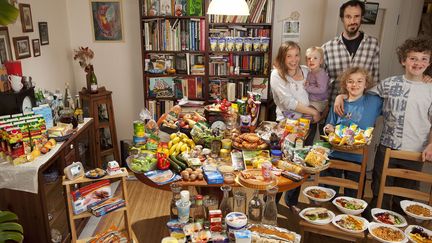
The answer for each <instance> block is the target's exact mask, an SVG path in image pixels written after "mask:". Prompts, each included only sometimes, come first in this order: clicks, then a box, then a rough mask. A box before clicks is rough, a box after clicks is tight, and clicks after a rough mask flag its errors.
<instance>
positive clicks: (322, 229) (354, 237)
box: [299, 146, 368, 242]
mask: <svg viewBox="0 0 432 243" xmlns="http://www.w3.org/2000/svg"><path fill="white" fill-rule="evenodd" d="M343 152H346V151H343ZM350 153H354V154H362V155H363V160H362V162H361V164H354V163H352V162H348V161H343V160H338V159H331V160H330V166H329V169H330V168H332V169H340V170H347V171H353V172H358V173H360V179H359V181H358V182H355V181H351V180H348V179H344V178H338V177H333V176H320V175H319V174H316V175H315V183H316V184H317V185H318V184H325V185H331V186H339V187H342V188H350V189H355V190H357V198H361V197H362V195H363V188H364V181H365V177H366V166H367V161H368V156H367V155H368V146H365V147H364V148H362V149H358V150H354V151H350ZM323 206H324V207H326V208H328V209H330V210H331V211H333V212H334V213H336V214H338V211H336V210H337V209H336V207H334V205H332V204H331V203H329V204H328V205H323ZM335 209H336V210H335ZM299 225H300V234H301V236H302V242H307V241H305V237H307V234H308V233H314V234H319V235H326V236H330V237H333V238H337V239H342V240H347V241H353V242H362V241H363V240H364V239H365V234H364V233H356V234H354V233H348V232H345V231H342V230H340V229H338V228H337V227H336V226H334V225H333V224H331V223H330V224H327V225H316V224H311V223H309V222H307V221H306V220H303V219H301V220H300V222H299Z"/></svg>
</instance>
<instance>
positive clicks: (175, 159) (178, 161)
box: [169, 154, 187, 170]
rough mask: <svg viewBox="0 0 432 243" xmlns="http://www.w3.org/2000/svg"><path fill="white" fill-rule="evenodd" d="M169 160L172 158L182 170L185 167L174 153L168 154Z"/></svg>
mask: <svg viewBox="0 0 432 243" xmlns="http://www.w3.org/2000/svg"><path fill="white" fill-rule="evenodd" d="M169 157H170V159H171V160H173V161H174V162H175V163H176V164H177V165H179V166H180V167H181V168H182V169H183V170H184V169H186V168H187V166H186V164H185V163H183V162H181V161H180V160H178V159H177V158H176V157H175V156H174V155H172V154H171V155H170V156H169Z"/></svg>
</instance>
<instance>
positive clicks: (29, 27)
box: [19, 3, 33, 32]
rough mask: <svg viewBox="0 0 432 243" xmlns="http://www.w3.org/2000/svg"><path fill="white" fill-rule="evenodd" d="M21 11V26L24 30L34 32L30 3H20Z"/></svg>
mask: <svg viewBox="0 0 432 243" xmlns="http://www.w3.org/2000/svg"><path fill="white" fill-rule="evenodd" d="M19 11H20V16H21V26H22V31H23V32H33V19H32V15H31V9H30V4H25V3H20V4H19Z"/></svg>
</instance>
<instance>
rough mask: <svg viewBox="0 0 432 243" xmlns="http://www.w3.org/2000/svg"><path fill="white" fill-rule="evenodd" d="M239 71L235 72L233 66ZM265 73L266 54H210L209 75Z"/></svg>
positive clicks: (266, 68) (266, 64)
mask: <svg viewBox="0 0 432 243" xmlns="http://www.w3.org/2000/svg"><path fill="white" fill-rule="evenodd" d="M236 67H239V72H238V73H235V68H236ZM234 74H238V75H267V74H268V55H267V54H264V55H262V56H247V55H233V54H232V53H231V54H229V55H218V56H210V61H209V75H234Z"/></svg>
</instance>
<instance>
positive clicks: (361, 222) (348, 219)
mask: <svg viewBox="0 0 432 243" xmlns="http://www.w3.org/2000/svg"><path fill="white" fill-rule="evenodd" d="M332 223H333V224H334V225H335V226H336V227H338V228H339V229H341V230H343V231H346V232H349V233H361V232H363V231H365V230H366V229H367V228H368V225H369V222H368V221H367V220H366V219H365V218H362V217H358V216H353V215H349V214H339V215H337V216H336V217H334V218H333V220H332Z"/></svg>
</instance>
